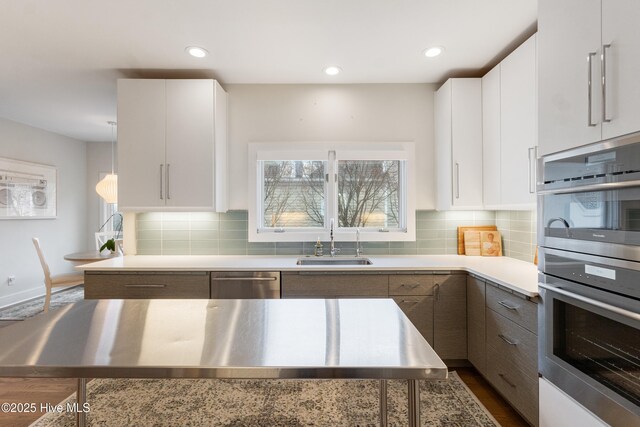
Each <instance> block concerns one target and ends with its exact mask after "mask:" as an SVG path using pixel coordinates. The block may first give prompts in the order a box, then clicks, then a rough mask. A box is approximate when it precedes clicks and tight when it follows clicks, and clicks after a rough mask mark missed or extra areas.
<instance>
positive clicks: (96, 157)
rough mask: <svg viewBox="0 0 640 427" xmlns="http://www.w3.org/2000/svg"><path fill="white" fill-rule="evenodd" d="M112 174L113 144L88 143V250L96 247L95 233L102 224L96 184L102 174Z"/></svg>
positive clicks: (116, 156)
mask: <svg viewBox="0 0 640 427" xmlns="http://www.w3.org/2000/svg"><path fill="white" fill-rule="evenodd" d="M115 159H116V160H115V161H116V165H115V171H116V173H117V171H118V169H117V159H118V155H117V151H116V152H115ZM105 173H111V143H110V142H90V143H87V249H89V248H93V247H94V246H95V237H94V236H95V234H94V233H95V232H96V231H98V229H99V228H100V226H101V225H102V223H101V222H100V201H101V199H100V196H98V193H96V184H97V183H98V182H100V179H101V178H100V174H105Z"/></svg>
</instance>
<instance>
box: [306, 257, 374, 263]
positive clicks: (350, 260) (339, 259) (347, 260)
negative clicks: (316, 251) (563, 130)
mask: <svg viewBox="0 0 640 427" xmlns="http://www.w3.org/2000/svg"><path fill="white" fill-rule="evenodd" d="M296 264H298V265H371V264H373V263H372V262H371V260H370V259H369V258H344V257H328V258H325V257H317V258H311V257H309V258H298V261H297V262H296Z"/></svg>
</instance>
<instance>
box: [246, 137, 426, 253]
mask: <svg viewBox="0 0 640 427" xmlns="http://www.w3.org/2000/svg"><path fill="white" fill-rule="evenodd" d="M248 148H249V156H248V166H249V168H248V171H249V180H248V182H249V188H248V195H249V218H248V220H249V227H248V228H249V230H248V240H249V242H301V241H309V242H312V241H313V242H315V241H316V240H317V239H318V238H319V239H321V240H322V241H327V240H329V238H330V237H329V236H330V225H329V224H330V219H331V218H335V219H336V227H335V229H334V239H335V241H341V242H349V241H355V240H356V233H355V228H354V227H338V226H337V223H338V221H337V214H338V206H337V197H338V182H337V180H336V178H337V173H338V161H340V160H361V161H371V160H373V161H375V160H399V161H400V169H401V170H400V171H399V172H400V189H399V191H400V195H399V203H400V204H401V206H403V207H404V212H405V214H404V215H403V216H402V218H401V224H400V225H401V226H400V227H399V228H397V229H385V230H383V229H378V228H373V227H366V228H360V239H361V240H362V241H415V238H416V227H415V225H416V224H415V221H416V220H415V199H416V198H415V168H414V165H415V160H414V159H415V147H414V144H413V143H412V142H375V143H364V142H339V143H336V142H288V143H250V144H249V147H248ZM267 160H320V161H324V162H326V163H325V165H326V170H325V174H326V175H327V178H328V182H327V184H326V185H325V217H324V227H322V228H321V227H309V228H280V229H275V228H271V227H263V226H261V225H262V224H264V222H263V220H264V217H263V214H264V206H263V199H262V197H263V196H262V194H263V192H262V188H263V176H264V175H263V172H264V171H263V169H262V168H263V163H262V161H267Z"/></svg>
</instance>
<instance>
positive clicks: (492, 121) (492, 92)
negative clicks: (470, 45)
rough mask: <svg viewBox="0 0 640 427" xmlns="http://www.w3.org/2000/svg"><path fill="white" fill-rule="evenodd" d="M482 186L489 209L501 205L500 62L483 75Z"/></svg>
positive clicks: (485, 203) (485, 202) (486, 205)
mask: <svg viewBox="0 0 640 427" xmlns="http://www.w3.org/2000/svg"><path fill="white" fill-rule="evenodd" d="M482 162H483V166H482V187H483V191H482V194H483V199H484V205H485V207H486V208H487V209H491V208H495V207H496V206H499V205H500V201H501V197H500V189H501V184H500V182H501V180H500V172H501V167H500V162H501V155H500V64H498V65H497V66H495V67H494V68H493V69H492V70H491V71H489V72H488V73H487V74H485V75H484V77H482Z"/></svg>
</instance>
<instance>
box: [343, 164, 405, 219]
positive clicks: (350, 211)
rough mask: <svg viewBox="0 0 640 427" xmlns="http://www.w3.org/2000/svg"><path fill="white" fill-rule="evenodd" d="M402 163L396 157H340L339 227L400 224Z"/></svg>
mask: <svg viewBox="0 0 640 427" xmlns="http://www.w3.org/2000/svg"><path fill="white" fill-rule="evenodd" d="M401 164H403V162H401V161H399V160H342V161H339V162H338V227H360V228H378V229H398V228H401V227H402V223H403V221H401V218H400V214H401V212H400V208H401V204H400V193H401V192H402V190H403V189H402V188H401V185H400V175H401V170H402V166H401ZM403 213H404V212H403Z"/></svg>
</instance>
